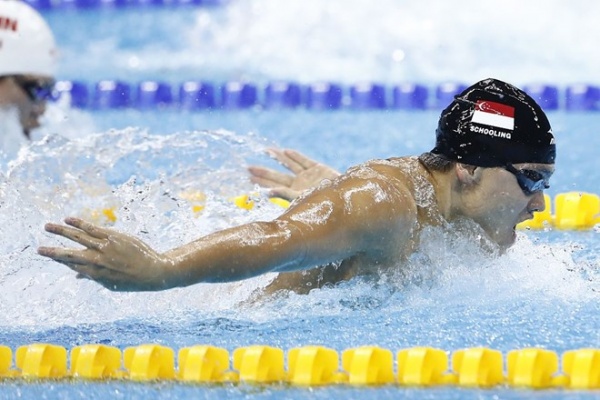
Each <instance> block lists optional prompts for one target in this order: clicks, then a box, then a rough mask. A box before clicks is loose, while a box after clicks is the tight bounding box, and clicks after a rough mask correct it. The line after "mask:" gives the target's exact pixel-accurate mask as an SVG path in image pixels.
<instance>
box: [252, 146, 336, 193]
mask: <svg viewBox="0 0 600 400" xmlns="http://www.w3.org/2000/svg"><path fill="white" fill-rule="evenodd" d="M268 153H269V154H270V155H271V157H273V158H275V159H276V160H277V161H279V163H281V164H282V165H283V166H284V167H286V168H287V169H289V170H290V171H291V172H292V174H284V173H281V172H279V171H275V170H273V169H270V168H265V167H261V166H250V167H248V172H250V180H251V181H252V182H254V183H256V184H258V185H260V186H263V187H266V188H270V189H271V196H275V197H281V198H284V199H287V200H293V199H295V198H296V197H298V196H299V195H300V194H301V193H302V192H303V191H305V190H307V189H311V188H313V187H316V186H318V185H319V184H320V183H321V182H322V181H323V180H324V179H333V178H336V177H338V176H339V175H340V173H339V172H337V171H336V170H335V169H333V168H331V167H329V166H328V165H325V164H321V163H318V162H316V161H315V160H312V159H310V158H308V157H307V156H305V155H304V154H302V153H300V152H297V151H295V150H289V149H284V150H281V149H269V151H268Z"/></svg>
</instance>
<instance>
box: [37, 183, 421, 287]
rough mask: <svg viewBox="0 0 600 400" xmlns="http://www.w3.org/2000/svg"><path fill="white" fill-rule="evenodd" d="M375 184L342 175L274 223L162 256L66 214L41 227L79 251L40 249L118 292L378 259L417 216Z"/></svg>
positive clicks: (213, 236) (253, 225)
mask: <svg viewBox="0 0 600 400" xmlns="http://www.w3.org/2000/svg"><path fill="white" fill-rule="evenodd" d="M379 183H380V185H378V182H376V180H374V179H369V180H365V181H363V180H360V179H345V180H342V182H338V183H337V184H334V185H331V186H329V187H327V188H325V189H322V190H317V191H315V192H313V193H312V194H310V195H308V196H307V197H306V198H305V199H303V201H301V202H299V203H298V204H296V205H294V206H292V207H291V208H290V209H288V211H287V212H286V213H284V214H283V215H282V216H280V217H279V218H277V219H275V220H273V221H270V222H254V223H250V224H246V225H241V226H238V227H233V228H229V229H225V230H222V231H219V232H215V233H212V234H210V235H207V236H204V237H202V238H200V239H198V240H196V241H193V242H191V243H188V244H185V245H183V246H181V247H178V248H176V249H173V250H170V251H167V252H165V253H162V254H161V253H158V252H156V251H154V250H153V249H152V248H150V247H149V246H148V245H146V244H145V243H143V242H142V241H141V240H139V239H137V238H135V237H133V236H130V235H126V234H123V233H119V232H117V231H115V230H112V229H108V228H103V227H99V226H96V225H93V224H91V223H88V222H85V221H83V220H81V219H77V218H67V219H66V220H65V223H66V225H60V224H47V225H46V227H45V228H46V230H47V231H48V232H50V233H54V234H57V235H60V236H63V237H65V238H68V239H70V240H73V241H74V242H77V243H79V244H81V245H83V246H84V248H83V249H69V248H52V247H40V248H39V249H38V252H39V254H41V255H43V256H46V257H49V258H52V259H54V260H55V261H58V262H60V263H63V264H65V265H67V266H68V267H69V268H71V269H73V270H74V271H76V272H78V273H79V276H80V277H85V278H89V279H93V280H95V281H97V282H98V283H100V284H102V285H103V286H105V287H107V288H108V289H110V290H119V291H140V290H163V289H168V288H173V287H180V286H187V285H191V284H194V283H198V282H228V281H235V280H240V279H245V278H250V277H253V276H258V275H260V274H264V273H267V272H288V271H297V270H303V269H310V268H313V267H316V266H319V265H323V264H326V263H329V262H332V261H337V260H341V259H345V258H347V257H350V256H353V255H355V254H358V253H362V254H369V253H372V254H373V255H374V257H377V256H378V255H380V254H386V253H388V252H390V249H393V248H397V246H398V241H399V238H403V237H405V236H406V232H409V231H410V227H411V226H413V225H414V218H416V217H415V215H416V212H415V211H414V207H413V206H410V205H409V206H407V205H406V204H402V203H403V201H406V198H407V196H404V195H402V194H401V193H400V194H394V192H397V190H395V191H394V190H387V189H385V188H382V187H383V186H386V185H388V184H387V183H386V182H379ZM374 186H375V189H374ZM382 191H383V192H385V193H386V194H387V196H382V193H383V192H382Z"/></svg>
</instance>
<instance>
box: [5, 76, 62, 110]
mask: <svg viewBox="0 0 600 400" xmlns="http://www.w3.org/2000/svg"><path fill="white" fill-rule="evenodd" d="M13 79H14V81H15V83H16V84H17V85H18V86H19V87H20V88H21V89H23V91H24V92H25V93H26V94H27V97H29V100H31V101H33V102H34V103H41V102H43V101H48V100H55V99H56V95H55V92H54V81H39V80H36V79H27V78H25V77H23V76H20V75H15V76H13Z"/></svg>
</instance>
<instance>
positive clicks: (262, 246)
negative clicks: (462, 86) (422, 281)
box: [38, 79, 556, 293]
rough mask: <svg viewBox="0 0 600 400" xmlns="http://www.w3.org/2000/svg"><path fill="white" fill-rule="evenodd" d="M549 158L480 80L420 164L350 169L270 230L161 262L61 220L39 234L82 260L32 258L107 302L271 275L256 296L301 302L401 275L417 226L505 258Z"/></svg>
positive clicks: (235, 233)
mask: <svg viewBox="0 0 600 400" xmlns="http://www.w3.org/2000/svg"><path fill="white" fill-rule="evenodd" d="M555 154H556V147H555V143H554V137H553V135H552V130H551V127H550V124H549V122H548V119H547V118H546V115H545V114H544V112H543V111H542V109H541V108H540V107H539V105H538V104H536V102H535V101H534V100H533V99H532V98H531V97H529V96H528V95H527V94H526V93H524V92H523V91H521V90H520V89H518V88H516V87H514V86H512V85H510V84H507V83H504V82H501V81H499V80H496V79H486V80H483V81H480V82H477V83H476V84H474V85H472V86H470V87H469V88H467V89H466V90H465V91H464V92H462V93H461V94H460V95H458V96H456V98H455V100H454V101H453V102H452V103H451V104H450V105H449V106H448V107H447V108H446V109H445V110H444V111H443V112H442V114H441V116H440V118H439V122H438V128H437V131H436V143H435V147H434V148H433V150H431V151H430V152H427V153H424V154H422V155H421V156H418V157H416V156H409V157H399V158H390V159H386V160H372V161H369V162H366V163H364V164H361V165H358V166H355V167H352V168H350V169H349V170H348V171H346V173H344V174H341V175H339V176H337V177H335V178H333V179H331V180H328V181H325V182H322V183H321V184H320V185H319V186H318V187H316V188H314V189H311V190H309V191H307V192H304V193H302V195H301V196H300V197H298V198H296V199H295V200H294V201H293V202H292V203H291V205H290V207H289V208H288V209H287V210H285V211H284V212H283V214H282V215H280V216H279V217H277V218H275V219H274V220H272V221H269V222H252V223H248V224H245V225H241V226H237V227H233V228H229V229H225V230H222V231H218V232H215V233H212V234H209V235H206V236H204V237H201V238H199V239H197V240H195V241H193V242H190V243H187V244H184V245H182V246H180V247H177V248H174V249H172V250H169V251H166V252H164V253H159V252H157V251H155V250H153V249H152V248H151V247H150V246H148V245H147V244H145V243H143V242H142V241H141V240H139V239H138V238H135V237H133V236H130V235H127V234H123V233H119V232H117V231H115V230H112V229H109V228H104V227H100V226H96V225H94V224H91V223H89V222H86V221H83V220H81V219H78V218H67V219H66V220H65V223H66V224H65V225H63V224H54V223H48V224H46V226H45V229H46V231H47V232H50V233H52V234H55V235H59V236H63V237H65V238H67V239H70V240H72V241H74V242H76V243H78V244H79V245H82V246H83V248H62V247H40V248H39V249H38V252H39V254H41V255H42V256H45V257H49V258H51V259H53V260H55V261H57V262H59V263H62V264H65V265H66V266H68V267H69V268H71V269H72V270H74V271H76V272H77V273H78V277H80V278H87V279H92V280H95V281H96V282H98V283H100V284H101V285H103V286H105V287H106V288H108V289H110V290H115V291H153V290H164V289H169V288H175V287H182V286H188V285H192V284H194V283H198V282H230V281H237V280H242V279H246V278H251V277H255V276H258V275H261V274H265V273H268V272H278V273H279V274H278V275H277V277H276V278H275V279H274V280H273V281H272V283H271V284H270V285H269V286H268V287H266V288H265V292H266V293H271V292H274V291H276V290H279V289H292V290H295V291H297V292H306V291H308V289H312V288H315V287H318V286H322V285H324V284H327V283H336V282H340V281H343V280H348V279H350V278H352V277H354V276H357V275H369V274H377V273H379V272H380V271H385V270H386V268H387V269H393V268H401V267H402V261H403V260H406V259H407V257H409V256H410V255H411V254H412V253H413V252H414V251H415V250H416V249H417V246H418V244H419V239H420V233H421V231H422V230H423V229H424V228H425V227H427V226H448V224H450V223H452V224H453V225H456V226H468V227H471V226H472V227H474V228H476V229H477V230H478V232H479V231H482V232H483V233H484V234H485V235H486V236H487V238H488V239H489V240H490V241H492V242H493V243H496V244H497V246H498V248H499V249H506V248H508V247H509V246H511V245H512V244H513V243H514V241H515V237H516V233H515V227H516V225H517V224H518V223H520V222H522V221H524V220H527V219H530V218H532V214H533V212H535V211H541V210H543V209H544V207H545V203H544V196H543V191H544V189H546V188H548V187H549V183H548V180H549V178H550V176H551V175H552V173H553V171H554V160H555ZM461 221H468V222H469V223H467V224H461ZM460 232H462V230H461V231H460ZM465 234H466V232H465ZM310 285H312V286H310Z"/></svg>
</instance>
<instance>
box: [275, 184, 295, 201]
mask: <svg viewBox="0 0 600 400" xmlns="http://www.w3.org/2000/svg"><path fill="white" fill-rule="evenodd" d="M301 193H302V192H301V191H300V190H294V189H292V188H289V187H284V186H278V187H274V188H272V189H271V190H270V193H269V195H270V196H271V197H281V198H282V199H285V200H288V201H292V200H294V199H295V198H296V197H298V196H300V194H301Z"/></svg>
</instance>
